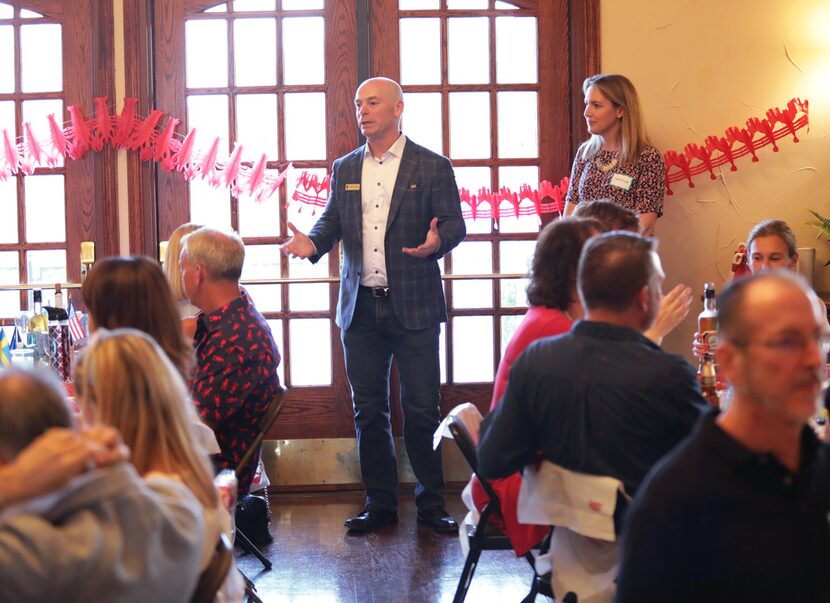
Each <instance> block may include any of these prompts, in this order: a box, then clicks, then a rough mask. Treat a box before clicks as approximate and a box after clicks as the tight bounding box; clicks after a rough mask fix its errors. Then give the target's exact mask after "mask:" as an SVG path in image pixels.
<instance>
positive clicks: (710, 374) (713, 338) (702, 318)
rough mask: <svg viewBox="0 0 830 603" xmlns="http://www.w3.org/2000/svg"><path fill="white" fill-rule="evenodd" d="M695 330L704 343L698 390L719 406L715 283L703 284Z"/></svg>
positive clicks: (699, 366) (699, 367)
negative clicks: (701, 301)
mask: <svg viewBox="0 0 830 603" xmlns="http://www.w3.org/2000/svg"><path fill="white" fill-rule="evenodd" d="M697 332H698V333H700V341H701V343H703V344H704V346H703V349H704V350H705V351H704V353H703V354H701V355H700V364H698V368H697V377H698V380H699V381H700V390H701V393H702V394H703V397H704V398H705V399H706V401H707V402H709V404H711V405H712V406H719V404H720V402H719V399H718V382H717V366H716V364H715V350H716V349H717V347H718V310H717V307H716V305H715V283H705V284H704V285H703V311H702V312H701V313H700V314H699V315H698V317H697Z"/></svg>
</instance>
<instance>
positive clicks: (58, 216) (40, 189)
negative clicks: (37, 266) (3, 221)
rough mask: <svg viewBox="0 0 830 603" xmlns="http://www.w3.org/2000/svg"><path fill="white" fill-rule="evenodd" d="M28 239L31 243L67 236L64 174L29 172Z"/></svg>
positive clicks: (26, 189) (26, 186)
mask: <svg viewBox="0 0 830 603" xmlns="http://www.w3.org/2000/svg"><path fill="white" fill-rule="evenodd" d="M23 197H24V203H25V205H24V207H25V211H26V240H27V241H28V242H29V243H42V242H45V241H55V242H59V241H65V240H66V220H65V218H64V216H65V214H66V201H65V197H64V193H63V176H62V175H49V176H26V177H25V178H24V179H23Z"/></svg>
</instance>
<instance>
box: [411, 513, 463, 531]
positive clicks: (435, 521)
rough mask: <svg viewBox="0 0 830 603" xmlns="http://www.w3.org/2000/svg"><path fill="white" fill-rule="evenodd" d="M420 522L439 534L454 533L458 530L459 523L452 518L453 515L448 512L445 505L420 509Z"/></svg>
mask: <svg viewBox="0 0 830 603" xmlns="http://www.w3.org/2000/svg"><path fill="white" fill-rule="evenodd" d="M418 523H422V524H424V525H425V526H429V527H431V528H432V531H433V532H437V533H438V534H452V533H454V532H458V524H457V523H455V520H454V519H453V518H452V515H450V514H449V513H447V510H446V509H445V508H444V507H430V508H429V509H424V510H423V511H418Z"/></svg>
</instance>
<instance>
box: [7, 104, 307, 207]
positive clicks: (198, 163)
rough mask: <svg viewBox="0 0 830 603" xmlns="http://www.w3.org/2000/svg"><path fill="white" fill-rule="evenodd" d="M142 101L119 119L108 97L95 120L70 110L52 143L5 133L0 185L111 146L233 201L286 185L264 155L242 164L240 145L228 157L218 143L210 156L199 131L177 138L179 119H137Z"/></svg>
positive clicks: (154, 114)
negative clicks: (197, 143)
mask: <svg viewBox="0 0 830 603" xmlns="http://www.w3.org/2000/svg"><path fill="white" fill-rule="evenodd" d="M137 105H138V100H137V99H135V98H125V99H124V108H123V109H122V111H121V114H120V115H114V114H110V113H109V108H108V106H107V99H106V97H99V98H96V99H95V115H94V117H93V118H91V119H87V118H86V117H85V116H84V114H83V112H82V110H81V108H80V107H78V106H77V105H70V106H69V107H67V111H68V112H69V116H70V123H69V124H68V125H66V124H64V125H63V126H61V125H59V124H58V122H57V120H56V119H55V116H54V115H49V116H48V117H47V120H48V125H49V138H48V140H36V139H35V138H34V136H32V130H31V124H29V122H26V123H25V124H23V132H24V136H23V138H22V139H18V140H16V139H14V138H13V137H12V136H10V134H9V132H8V131H7V130H3V132H2V135H0V181H3V180H6V179H7V178H8V177H9V176H12V175H16V174H18V173H20V172H23V173H24V174H31V173H32V172H33V171H34V170H35V168H37V167H55V166H56V165H57V164H58V163H59V162H60V160H61V159H62V158H64V159H65V158H66V157H69V158H70V159H82V158H83V157H85V156H86V155H87V154H88V153H89V152H90V151H101V150H103V148H104V147H105V146H107V145H109V146H110V147H112V148H114V149H127V150H128V151H131V152H137V153H138V155H139V158H140V159H141V160H142V161H154V162H156V163H158V165H159V166H161V168H162V169H163V170H165V171H167V172H174V171H176V172H180V173H181V174H182V176H183V177H184V178H185V180H192V179H193V178H195V177H196V176H200V177H201V178H202V179H204V180H206V181H207V182H208V184H210V185H211V186H213V187H214V188H218V187H220V186H221V187H225V188H227V189H228V190H230V192H231V194H232V195H233V196H234V197H237V198H238V197H240V196H241V195H249V196H251V197H252V198H253V199H255V200H256V201H258V202H262V201H265V200H266V199H267V198H269V197H270V196H272V195H273V194H274V193H275V192H276V191H277V189H279V187H280V185H281V184H282V183H283V181H284V180H285V174H286V172H287V171H288V168H289V167H291V165H290V164H289V165H288V166H286V168H285V169H283V170H282V171H280V170H273V169H267V168H266V167H265V166H266V164H267V161H268V160H267V157H266V155H265V154H263V155H262V156H261V157H260V158H259V159H258V160H257V161H256V162H255V163H254V164H251V163H250V162H244V161H243V160H242V148H243V147H242V145H239V144H237V145H235V147H234V151H233V153H232V154H231V155H230V156H227V155H224V154H223V153H220V151H219V146H220V139H219V138H216V139H214V141H213V142H212V144H211V145H210V147H209V148H208V151H207V152H203V151H201V150H199V149H195V148H194V145H193V141H194V137H195V134H196V130H195V128H191V130H190V131H189V132H188V133H187V135H186V136H184V137H183V138H182V139H180V137H178V136H177V135H176V134H175V130H176V126H177V125H178V124H179V123H180V121H179V120H178V119H176V118H175V117H173V116H169V117H168V119H167V122H166V124H165V125H164V127H163V128H161V127H160V126H159V124H160V123H161V122H162V118H163V117H164V112H163V111H159V110H158V109H154V110H153V111H151V112H150V115H149V116H148V117H147V118H143V119H142V118H140V117H136V107H137Z"/></svg>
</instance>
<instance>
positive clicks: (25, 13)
mask: <svg viewBox="0 0 830 603" xmlns="http://www.w3.org/2000/svg"><path fill="white" fill-rule="evenodd" d="M20 17H21V18H23V19H41V18H43V15H41V14H40V13H36V12H35V11H33V10H27V9H25V8H23V9H20Z"/></svg>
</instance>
